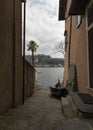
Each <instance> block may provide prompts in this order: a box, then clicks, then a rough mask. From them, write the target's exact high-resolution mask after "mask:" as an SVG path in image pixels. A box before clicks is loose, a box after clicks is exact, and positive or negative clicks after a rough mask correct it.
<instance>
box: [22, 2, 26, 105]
mask: <svg viewBox="0 0 93 130" xmlns="http://www.w3.org/2000/svg"><path fill="white" fill-rule="evenodd" d="M23 2H24V24H23V92H22V103H23V104H24V96H25V92H24V90H25V25H26V0H24V1H23Z"/></svg>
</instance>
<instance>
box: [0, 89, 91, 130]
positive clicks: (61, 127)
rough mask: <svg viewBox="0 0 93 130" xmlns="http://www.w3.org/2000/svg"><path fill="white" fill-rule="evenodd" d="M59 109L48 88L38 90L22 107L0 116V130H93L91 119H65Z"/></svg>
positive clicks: (59, 103) (59, 106) (58, 101)
mask: <svg viewBox="0 0 93 130" xmlns="http://www.w3.org/2000/svg"><path fill="white" fill-rule="evenodd" d="M67 107H68V106H67ZM61 109H62V108H61V100H59V99H56V98H53V97H51V96H50V91H49V87H46V88H40V89H39V90H38V91H37V92H35V94H34V95H33V96H32V97H29V98H28V99H27V100H26V101H25V103H24V104H23V105H20V106H18V107H16V108H15V109H10V110H9V111H8V112H5V113H3V114H1V115H0V130H93V127H92V126H91V125H90V124H93V119H87V120H86V119H79V118H77V117H75V118H69V119H66V118H65V117H64V114H63V113H62V110H61ZM67 111H68V110H67ZM69 114H70V113H69ZM89 120H90V121H89ZM88 122H89V123H90V124H89V123H88Z"/></svg>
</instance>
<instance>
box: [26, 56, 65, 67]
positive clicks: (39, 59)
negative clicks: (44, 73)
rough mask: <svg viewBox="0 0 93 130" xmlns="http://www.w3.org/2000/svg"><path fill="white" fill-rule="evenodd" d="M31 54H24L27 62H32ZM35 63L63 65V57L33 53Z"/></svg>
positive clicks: (37, 64)
mask: <svg viewBox="0 0 93 130" xmlns="http://www.w3.org/2000/svg"><path fill="white" fill-rule="evenodd" d="M31 59H32V58H31V55H27V56H26V60H27V61H28V62H30V64H31V63H32V61H31ZM35 65H36V66H40V65H42V66H45V65H49V66H52V65H53V66H55V65H57V66H58V65H64V59H63V58H62V59H61V58H51V56H49V55H35Z"/></svg>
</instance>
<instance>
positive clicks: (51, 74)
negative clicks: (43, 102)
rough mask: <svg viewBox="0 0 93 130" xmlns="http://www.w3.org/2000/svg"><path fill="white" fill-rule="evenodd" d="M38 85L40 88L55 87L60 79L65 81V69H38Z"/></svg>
mask: <svg viewBox="0 0 93 130" xmlns="http://www.w3.org/2000/svg"><path fill="white" fill-rule="evenodd" d="M36 72H37V73H36V74H37V84H38V85H40V86H45V87H47V86H54V85H55V84H56V83H57V81H58V78H59V79H60V81H61V82H62V81H63V73H64V68H58V67H57V68H36Z"/></svg>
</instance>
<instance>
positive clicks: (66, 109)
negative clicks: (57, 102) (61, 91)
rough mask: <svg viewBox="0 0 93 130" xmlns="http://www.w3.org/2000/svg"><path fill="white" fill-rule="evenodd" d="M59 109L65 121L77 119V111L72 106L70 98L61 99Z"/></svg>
mask: <svg viewBox="0 0 93 130" xmlns="http://www.w3.org/2000/svg"><path fill="white" fill-rule="evenodd" d="M61 107H62V112H63V114H64V116H65V118H66V119H69V118H75V117H77V109H76V107H75V106H74V105H73V101H72V99H71V96H67V97H61Z"/></svg>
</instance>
